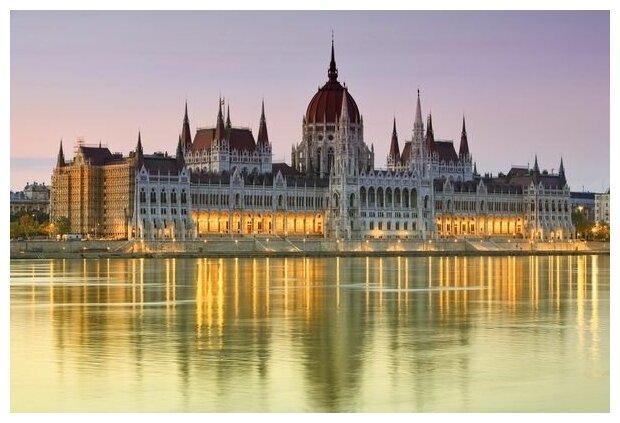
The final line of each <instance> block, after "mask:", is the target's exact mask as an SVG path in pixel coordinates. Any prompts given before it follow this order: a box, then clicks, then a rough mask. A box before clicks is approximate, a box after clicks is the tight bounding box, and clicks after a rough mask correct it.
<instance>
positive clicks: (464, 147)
mask: <svg viewBox="0 0 620 423" xmlns="http://www.w3.org/2000/svg"><path fill="white" fill-rule="evenodd" d="M468 154H469V145H468V143H467V131H466V130H465V116H463V130H462V131H461V147H460V148H459V158H462V157H465V156H467V155H468Z"/></svg>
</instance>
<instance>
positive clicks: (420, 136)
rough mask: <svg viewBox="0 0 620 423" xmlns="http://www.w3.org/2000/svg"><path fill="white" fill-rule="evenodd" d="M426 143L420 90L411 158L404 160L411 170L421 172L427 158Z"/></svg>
mask: <svg viewBox="0 0 620 423" xmlns="http://www.w3.org/2000/svg"><path fill="white" fill-rule="evenodd" d="M426 150H427V149H426V143H425V141H424V123H423V122H422V106H421V104H420V90H418V99H417V102H416V107H415V120H414V122H413V138H412V140H411V153H410V156H409V157H404V158H402V160H403V162H405V163H406V162H409V166H410V168H411V170H414V168H415V169H417V170H418V171H421V170H422V169H423V168H424V161H425V160H426V157H427V151H426Z"/></svg>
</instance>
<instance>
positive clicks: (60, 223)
mask: <svg viewBox="0 0 620 423" xmlns="http://www.w3.org/2000/svg"><path fill="white" fill-rule="evenodd" d="M54 227H55V229H56V233H57V234H59V235H64V234H68V233H69V231H70V230H71V222H69V218H68V217H65V216H60V217H57V218H56V220H55V221H54Z"/></svg>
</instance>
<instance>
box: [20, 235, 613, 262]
mask: <svg viewBox="0 0 620 423" xmlns="http://www.w3.org/2000/svg"><path fill="white" fill-rule="evenodd" d="M609 251H610V247H609V242H594V241H578V242H530V241H529V240H521V239H503V238H501V239H500V238H497V239H478V238H476V239H440V240H426V241H424V240H363V241H360V240H356V241H342V240H325V239H322V238H307V239H306V238H279V237H276V238H267V237H238V238H229V237H226V238H223V237H212V238H204V239H200V240H192V241H140V240H130V241H110V240H90V241H52V240H28V241H25V240H24V241H11V248H10V253H11V259H33V258H98V257H127V258H132V257H133V258H144V257H256V256H261V257H271V256H273V257H296V256H314V257H323V256H393V255H408V256H445V255H489V256H494V255H558V254H609Z"/></svg>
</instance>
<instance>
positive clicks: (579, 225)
mask: <svg viewBox="0 0 620 423" xmlns="http://www.w3.org/2000/svg"><path fill="white" fill-rule="evenodd" d="M571 218H572V220H573V225H575V231H576V232H577V237H578V238H587V237H589V236H590V234H591V233H592V227H593V226H594V222H592V221H591V220H589V219H588V218H587V216H586V214H585V213H583V211H580V210H579V209H577V210H575V211H573V213H572V215H571Z"/></svg>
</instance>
